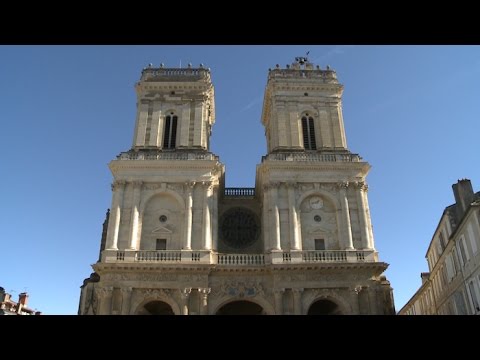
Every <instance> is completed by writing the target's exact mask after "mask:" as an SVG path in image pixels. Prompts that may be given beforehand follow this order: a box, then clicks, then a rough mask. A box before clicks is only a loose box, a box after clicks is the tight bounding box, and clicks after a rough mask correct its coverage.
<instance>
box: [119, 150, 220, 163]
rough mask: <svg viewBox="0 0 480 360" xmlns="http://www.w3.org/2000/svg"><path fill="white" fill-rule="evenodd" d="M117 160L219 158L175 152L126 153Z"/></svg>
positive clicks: (209, 154) (199, 153) (207, 154)
mask: <svg viewBox="0 0 480 360" xmlns="http://www.w3.org/2000/svg"><path fill="white" fill-rule="evenodd" d="M117 160H217V161H218V156H216V155H214V154H212V153H208V152H175V151H165V152H162V151H156V150H151V151H126V152H122V153H120V155H118V156H117Z"/></svg>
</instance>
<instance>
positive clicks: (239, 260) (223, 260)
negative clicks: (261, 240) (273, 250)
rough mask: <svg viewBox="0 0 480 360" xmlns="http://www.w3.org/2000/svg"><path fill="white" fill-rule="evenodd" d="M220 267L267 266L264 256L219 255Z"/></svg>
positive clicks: (218, 262)
mask: <svg viewBox="0 0 480 360" xmlns="http://www.w3.org/2000/svg"><path fill="white" fill-rule="evenodd" d="M217 264H218V265H237V266H242V265H249V266H250V265H265V255H264V254H217Z"/></svg>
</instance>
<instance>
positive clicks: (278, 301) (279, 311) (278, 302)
mask: <svg viewBox="0 0 480 360" xmlns="http://www.w3.org/2000/svg"><path fill="white" fill-rule="evenodd" d="M284 293H285V289H274V290H273V296H274V297H275V315H283V294H284Z"/></svg>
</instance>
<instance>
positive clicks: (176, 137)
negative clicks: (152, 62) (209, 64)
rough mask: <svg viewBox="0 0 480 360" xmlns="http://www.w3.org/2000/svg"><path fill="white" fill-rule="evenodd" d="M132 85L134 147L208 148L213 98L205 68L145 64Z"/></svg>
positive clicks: (213, 107)
mask: <svg viewBox="0 0 480 360" xmlns="http://www.w3.org/2000/svg"><path fill="white" fill-rule="evenodd" d="M135 88H136V91H137V119H136V123H135V132H134V138H133V147H132V148H133V149H134V150H143V149H157V150H162V151H172V150H204V151H208V150H209V145H210V144H209V139H210V135H211V131H212V126H213V124H214V123H215V100H214V89H213V85H212V83H211V79H210V71H209V70H208V69H205V68H204V67H203V65H201V66H200V68H195V69H194V68H192V67H191V65H190V64H189V66H188V68H186V69H167V68H164V67H163V65H161V66H160V68H152V67H148V68H145V69H144V70H143V71H142V76H141V78H140V81H139V82H138V83H137V85H136V87H135Z"/></svg>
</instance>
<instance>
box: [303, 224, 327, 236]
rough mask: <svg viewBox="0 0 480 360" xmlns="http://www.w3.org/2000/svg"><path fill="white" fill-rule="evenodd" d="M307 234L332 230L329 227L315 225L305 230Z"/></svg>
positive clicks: (325, 232) (324, 232)
mask: <svg viewBox="0 0 480 360" xmlns="http://www.w3.org/2000/svg"><path fill="white" fill-rule="evenodd" d="M307 232H308V233H309V234H312V235H315V234H331V233H332V231H331V230H329V229H325V228H324V227H321V226H315V227H311V228H309V229H308V230H307Z"/></svg>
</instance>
